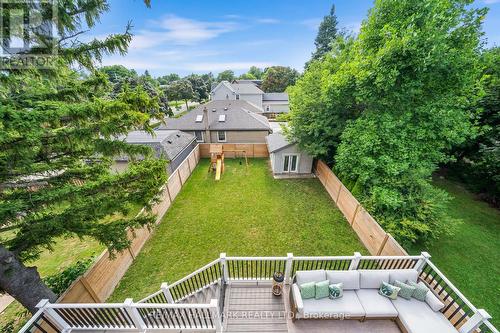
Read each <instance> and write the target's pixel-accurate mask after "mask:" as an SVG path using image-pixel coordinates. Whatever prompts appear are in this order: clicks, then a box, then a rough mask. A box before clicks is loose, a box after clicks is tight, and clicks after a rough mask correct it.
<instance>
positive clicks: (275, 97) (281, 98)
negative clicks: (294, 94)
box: [262, 92, 288, 102]
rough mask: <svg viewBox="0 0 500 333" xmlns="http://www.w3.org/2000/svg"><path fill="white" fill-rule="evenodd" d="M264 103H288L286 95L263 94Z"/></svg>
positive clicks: (284, 93)
mask: <svg viewBox="0 0 500 333" xmlns="http://www.w3.org/2000/svg"><path fill="white" fill-rule="evenodd" d="M262 100H263V101H264V102H267V101H287V102H288V93H286V92H283V93H265V94H264V97H263V98H262Z"/></svg>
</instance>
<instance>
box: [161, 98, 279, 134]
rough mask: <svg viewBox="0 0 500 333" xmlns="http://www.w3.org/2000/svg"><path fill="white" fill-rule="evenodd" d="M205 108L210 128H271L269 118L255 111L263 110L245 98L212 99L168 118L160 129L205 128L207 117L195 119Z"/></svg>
mask: <svg viewBox="0 0 500 333" xmlns="http://www.w3.org/2000/svg"><path fill="white" fill-rule="evenodd" d="M204 108H207V115H208V125H209V129H210V130H236V131H237V130H240V131H249V130H264V131H270V130H271V127H270V126H269V121H268V120H267V118H266V117H264V116H262V115H258V114H256V113H255V112H262V110H260V109H259V108H257V107H256V106H254V105H252V104H251V103H248V102H246V101H244V100H224V101H210V102H208V103H205V104H202V105H198V106H197V107H196V108H195V109H193V110H192V111H190V112H188V113H186V114H185V115H183V116H182V117H180V118H169V119H167V124H166V125H161V126H160V127H159V128H158V130H173V129H176V130H181V131H196V130H205V119H203V120H202V121H201V122H196V121H195V120H196V116H198V115H203V114H204V112H203V109H204ZM223 114H225V115H226V120H225V121H224V122H221V121H219V116H220V115H223Z"/></svg>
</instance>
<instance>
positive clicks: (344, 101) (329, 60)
mask: <svg viewBox="0 0 500 333" xmlns="http://www.w3.org/2000/svg"><path fill="white" fill-rule="evenodd" d="M353 43H354V38H352V37H349V36H346V37H344V36H340V37H338V38H337V40H336V41H335V42H334V43H333V44H332V45H333V50H332V52H331V53H329V54H327V55H325V58H324V59H323V60H322V61H316V62H313V63H311V64H310V66H309V67H308V68H307V70H306V71H305V73H304V75H303V76H302V77H301V78H300V79H299V80H297V82H296V84H295V85H294V86H292V87H290V88H289V89H288V92H289V94H290V113H289V125H290V126H289V128H287V130H286V133H287V135H288V136H289V137H290V140H297V141H298V142H299V145H300V146H301V148H302V149H304V150H305V151H307V152H309V153H310V154H311V155H313V156H317V157H318V158H321V159H323V160H325V161H326V162H333V157H334V156H335V153H336V151H337V147H338V145H339V144H340V135H341V134H342V132H343V131H344V129H345V126H346V124H347V122H348V121H349V120H352V119H355V118H357V117H358V116H359V114H360V112H361V109H362V106H360V105H359V104H358V103H357V102H356V98H355V95H354V94H355V91H356V89H355V81H354V77H353V74H352V73H351V64H350V60H351V57H352V56H353V47H352V46H353ZM338 82H342V83H343V84H337V83H338Z"/></svg>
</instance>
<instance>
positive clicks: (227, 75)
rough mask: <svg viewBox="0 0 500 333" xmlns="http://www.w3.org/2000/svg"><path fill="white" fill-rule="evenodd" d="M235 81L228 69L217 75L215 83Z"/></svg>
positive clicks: (232, 73)
mask: <svg viewBox="0 0 500 333" xmlns="http://www.w3.org/2000/svg"><path fill="white" fill-rule="evenodd" d="M234 79H235V76H234V72H233V71H232V70H230V69H228V70H225V71H223V72H220V73H219V75H217V82H221V81H229V82H231V81H233V80H234Z"/></svg>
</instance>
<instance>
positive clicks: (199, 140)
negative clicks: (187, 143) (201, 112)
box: [194, 131, 205, 142]
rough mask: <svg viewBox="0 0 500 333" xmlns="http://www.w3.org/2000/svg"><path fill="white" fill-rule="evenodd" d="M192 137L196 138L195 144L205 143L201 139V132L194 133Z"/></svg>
mask: <svg viewBox="0 0 500 333" xmlns="http://www.w3.org/2000/svg"><path fill="white" fill-rule="evenodd" d="M194 136H195V137H196V142H205V140H204V139H203V131H194Z"/></svg>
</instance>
